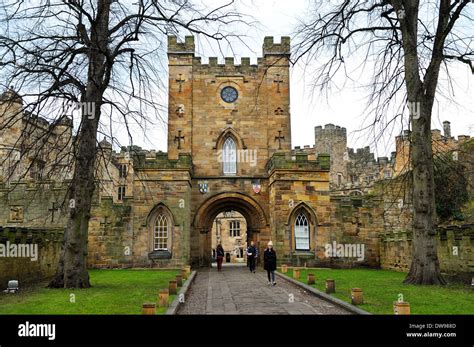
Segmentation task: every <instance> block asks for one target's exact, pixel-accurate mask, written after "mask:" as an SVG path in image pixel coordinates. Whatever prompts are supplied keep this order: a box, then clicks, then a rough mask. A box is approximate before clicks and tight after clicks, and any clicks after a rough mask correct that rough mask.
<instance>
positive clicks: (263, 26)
mask: <svg viewBox="0 0 474 347" xmlns="http://www.w3.org/2000/svg"><path fill="white" fill-rule="evenodd" d="M214 2H216V3H218V2H219V0H215V1H208V0H206V2H205V3H206V4H208V3H209V4H212V3H214ZM240 4H241V5H240V6H239V9H240V10H241V11H242V12H245V13H248V14H251V15H252V16H253V18H254V19H255V20H256V21H258V25H257V26H252V27H251V28H248V27H244V26H242V27H241V28H239V29H240V30H241V32H245V33H246V34H247V37H246V38H245V42H246V44H247V45H248V46H249V47H245V46H243V45H239V44H238V43H236V44H234V45H233V47H232V50H231V49H230V47H224V51H223V53H224V55H226V56H232V55H236V58H237V61H238V62H239V60H240V57H242V56H243V57H251V62H252V63H256V59H257V57H259V56H261V54H262V52H261V50H262V43H263V38H264V37H265V36H274V37H275V38H276V40H277V41H279V38H280V36H292V35H293V33H294V31H295V27H296V24H297V20H298V18H300V19H307V18H305V15H306V14H307V13H308V1H306V0H292V1H287V0H243V1H241V2H240ZM197 50H198V55H200V56H202V57H203V61H207V58H208V57H209V56H220V58H219V59H223V58H222V55H221V54H220V53H219V51H218V49H217V47H216V46H214V47H211V48H209V47H207V46H206V45H205V44H204V43H201V44H200V43H199V42H198V47H197ZM232 52H234V54H233V53H232ZM315 63H316V62H315ZM308 70H311V69H306V70H305V66H304V65H303V64H300V65H298V66H295V67H293V68H292V69H291V87H290V88H291V117H292V123H291V126H292V146H293V147H294V146H303V145H313V144H314V127H315V126H317V125H324V124H327V123H333V124H336V125H340V126H343V127H345V128H347V131H348V146H349V147H362V146H366V145H369V144H371V147H372V149H373V150H374V151H375V153H376V155H377V156H384V155H389V154H390V151H392V150H394V140H393V136H387V138H386V139H385V141H384V143H380V142H379V143H378V144H377V145H376V146H374V145H373V136H371V134H370V132H367V131H366V132H363V133H360V132H357V130H359V129H361V128H362V127H363V125H366V124H367V123H366V122H364V119H366V120H367V119H370V115H367V114H364V109H365V106H366V103H365V101H364V98H365V97H366V96H367V91H365V90H361V89H360V88H356V86H355V85H354V84H351V83H348V81H344V80H342V79H341V80H340V81H336V82H338V85H339V86H340V89H337V88H335V89H332V90H331V92H330V93H329V97H328V98H326V97H325V96H323V95H320V94H319V93H313V92H312V89H311V80H312V78H311V77H312V76H311V74H310V73H305V71H308ZM452 77H453V81H454V85H453V86H452V91H453V94H454V95H455V103H450V102H448V101H447V100H446V99H441V100H440V104H441V105H440V104H437V105H435V109H434V112H433V123H432V128H437V129H442V122H443V121H444V120H449V121H450V122H451V128H452V134H453V135H454V136H457V135H460V134H464V135H471V136H473V135H474V88H473V84H474V78H473V75H472V74H471V72H470V71H469V69H468V68H467V67H465V66H461V65H460V66H459V68H456V69H455V70H452ZM443 83H446V81H445V80H443V77H442V78H441V79H440V84H443ZM148 129H149V131H148V134H147V135H148V138H150V139H151V141H147V140H142V139H143V137H140V136H135V138H134V144H136V145H139V146H142V147H144V148H146V149H151V148H155V149H160V150H163V151H166V150H167V149H166V132H165V130H164V129H163V127H160V126H154V127H148ZM399 130H400V129H395V131H394V132H398V131H399ZM150 135H151V136H150ZM393 135H395V134H393ZM119 139H120V136H119ZM123 141H125V142H126V140H125V139H122V141H121V142H122V143H124V142H123Z"/></svg>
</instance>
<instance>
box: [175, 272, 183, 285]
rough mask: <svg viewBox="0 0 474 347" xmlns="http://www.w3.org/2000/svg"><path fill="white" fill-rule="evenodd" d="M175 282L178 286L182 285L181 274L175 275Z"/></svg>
mask: <svg viewBox="0 0 474 347" xmlns="http://www.w3.org/2000/svg"><path fill="white" fill-rule="evenodd" d="M176 284H177V285H178V287H182V286H183V276H182V275H176Z"/></svg>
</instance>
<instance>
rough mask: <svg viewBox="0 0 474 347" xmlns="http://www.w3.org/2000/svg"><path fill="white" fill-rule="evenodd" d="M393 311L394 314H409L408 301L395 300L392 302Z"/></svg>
mask: <svg viewBox="0 0 474 347" xmlns="http://www.w3.org/2000/svg"><path fill="white" fill-rule="evenodd" d="M393 313H394V314H396V315H408V314H410V303H408V302H404V301H395V302H394V303H393Z"/></svg>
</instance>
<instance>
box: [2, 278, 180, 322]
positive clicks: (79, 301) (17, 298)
mask: <svg viewBox="0 0 474 347" xmlns="http://www.w3.org/2000/svg"><path fill="white" fill-rule="evenodd" d="M178 273H179V270H138V269H137V270H90V271H89V275H90V279H91V284H92V288H89V289H48V288H44V285H45V284H46V283H47V282H46V283H45V284H41V285H37V286H33V287H30V288H25V289H24V290H22V291H20V293H19V294H4V293H0V314H46V315H48V314H141V313H142V304H143V303H145V302H155V303H156V302H157V297H158V291H159V289H165V288H168V281H170V280H174V279H175V276H176V275H177V274H178ZM178 289H179V288H178ZM175 296H176V295H170V299H169V302H170V303H171V302H172V301H173V300H174V298H175ZM71 299H75V302H71V301H74V300H71ZM165 312H166V308H164V307H163V308H158V307H157V309H156V313H157V314H163V313H165Z"/></svg>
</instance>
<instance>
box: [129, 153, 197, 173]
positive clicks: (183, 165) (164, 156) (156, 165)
mask: <svg viewBox="0 0 474 347" xmlns="http://www.w3.org/2000/svg"><path fill="white" fill-rule="evenodd" d="M151 154H152V153H151V152H148V153H147V152H145V151H142V152H140V153H133V163H134V168H135V169H174V170H176V169H186V170H190V169H191V168H192V161H191V155H190V154H188V153H180V154H179V157H178V159H169V158H168V153H166V152H158V153H157V152H155V156H154V157H153V156H152V155H151Z"/></svg>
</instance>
